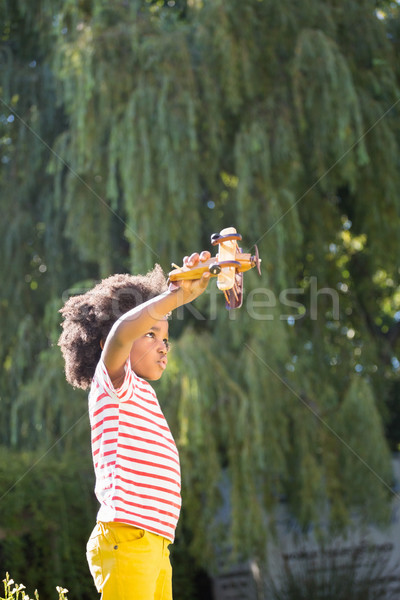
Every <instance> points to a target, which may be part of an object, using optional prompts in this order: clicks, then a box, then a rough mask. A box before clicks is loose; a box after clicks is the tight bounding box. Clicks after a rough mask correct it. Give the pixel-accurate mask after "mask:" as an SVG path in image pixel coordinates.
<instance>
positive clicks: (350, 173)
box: [0, 0, 400, 598]
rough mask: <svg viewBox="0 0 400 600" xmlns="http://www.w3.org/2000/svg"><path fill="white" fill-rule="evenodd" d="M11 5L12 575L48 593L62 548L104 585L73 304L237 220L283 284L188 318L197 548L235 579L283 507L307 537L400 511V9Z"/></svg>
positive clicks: (7, 476) (136, 2) (187, 484)
mask: <svg viewBox="0 0 400 600" xmlns="http://www.w3.org/2000/svg"><path fill="white" fill-rule="evenodd" d="M0 17H1V18H0V22H1V26H2V47H1V59H2V65H1V66H2V84H1V85H2V87H1V111H0V121H1V122H0V126H1V138H0V143H1V156H2V158H1V160H2V171H1V179H0V188H1V205H2V214H3V218H2V219H1V222H0V240H1V243H0V248H1V258H2V265H3V285H2V293H1V308H0V327H1V332H2V344H1V347H0V361H1V364H2V369H1V373H0V402H1V411H0V428H1V443H2V446H3V448H2V453H3V456H4V461H3V460H2V461H1V465H2V467H1V479H2V486H1V494H0V495H1V511H0V512H1V515H2V516H1V521H0V529H1V530H2V531H5V532H6V533H5V534H4V535H3V536H2V539H1V540H0V546H1V553H2V563H3V559H4V560H6V558H5V557H9V560H10V561H12V562H13V563H15V565H16V568H17V570H18V571H19V572H16V571H15V570H13V569H11V568H10V567H8V565H4V566H7V568H8V570H10V572H12V574H13V577H14V578H16V579H17V580H18V579H23V580H24V582H25V583H26V582H27V580H26V577H25V572H26V571H27V570H28V567H27V562H26V556H27V555H26V548H27V547H28V546H29V547H30V548H34V549H35V550H34V551H32V556H33V555H35V556H37V557H39V556H40V557H42V560H41V562H40V561H39V562H38V563H36V559H32V561H33V562H32V569H31V571H29V577H30V578H31V580H32V581H34V582H35V581H36V580H38V581H40V582H41V581H42V580H43V581H44V577H45V576H44V574H43V571H42V570H41V568H40V566H39V564H45V565H46V564H47V567H48V564H49V563H48V562H47V561H53V558H54V556H57V561H59V564H61V561H62V564H63V565H64V567H65V568H63V569H62V571H63V574H64V576H65V578H68V579H69V578H72V579H74V578H76V579H77V580H78V581H79V582H80V581H84V577H85V576H84V575H83V574H82V573H81V570H83V569H85V568H86V566H85V565H84V566H82V562H83V558H82V556H83V553H82V548H81V546H80V545H82V543H83V542H82V540H83V539H85V538H86V534H87V533H88V530H90V528H91V522H93V521H94V517H95V512H96V508H95V505H94V504H93V503H94V500H93V498H92V497H91V495H90V493H89V489H91V485H92V481H91V476H90V475H89V472H90V469H91V467H90V449H89V433H88V422H87V416H86V398H85V395H84V394H81V393H80V392H78V391H76V390H75V391H74V390H72V389H70V388H69V387H68V386H67V384H66V383H65V381H64V375H63V365H62V360H61V356H60V353H59V350H58V348H57V346H56V341H57V338H58V335H59V333H60V326H59V315H58V309H59V308H60V306H61V305H62V302H63V301H64V300H65V299H66V298H67V297H68V296H69V295H70V294H73V293H78V292H80V291H83V290H86V289H88V287H90V286H91V285H93V283H94V282H95V281H97V280H98V279H100V278H101V277H104V276H107V275H109V274H111V273H113V272H126V271H132V272H143V271H146V270H147V269H148V268H150V267H151V266H152V265H153V264H154V262H159V263H160V264H161V265H162V266H163V268H164V269H165V270H166V271H167V272H168V269H169V264H170V262H171V261H174V262H179V260H180V257H181V256H183V255H185V254H187V253H188V252H191V251H192V250H198V249H202V248H206V249H208V248H209V235H210V234H211V233H212V232H214V231H219V230H220V229H221V228H223V227H225V226H229V225H235V226H236V227H237V229H238V230H239V231H240V232H241V233H242V235H243V238H244V242H243V245H244V248H245V249H246V250H249V249H250V247H251V246H252V244H254V243H257V244H258V246H259V249H260V254H261V256H262V259H263V273H262V279H261V280H258V279H257V277H256V276H255V274H254V273H249V274H248V276H247V277H246V280H245V282H246V295H245V303H244V306H243V308H242V309H241V310H240V311H238V312H236V313H235V314H234V315H233V314H230V313H228V312H226V311H225V309H224V307H223V299H222V297H220V296H218V295H217V294H216V292H215V286H214V287H213V286H212V284H211V286H210V287H211V289H210V290H209V292H208V293H207V294H206V295H205V296H203V297H202V298H200V299H198V301H196V303H195V305H194V306H193V307H191V308H190V309H187V308H186V309H184V310H182V311H180V312H179V311H178V313H177V314H176V315H175V319H174V320H173V321H172V323H171V329H172V336H173V338H175V344H174V351H173V354H172V359H171V362H170V368H169V372H168V373H167V374H166V376H165V378H164V379H163V381H162V382H161V383H160V385H159V386H158V389H157V391H158V392H159V395H160V397H161V400H162V401H163V399H164V401H163V406H164V407H165V411H166V413H167V415H168V418H169V421H170V423H171V427H172V429H173V432H174V434H175V437H176V440H177V442H178V445H179V447H180V452H181V459H182V470H183V483H184V488H183V494H184V504H185V511H184V513H183V517H182V519H181V525H180V530H179V531H178V544H177V548H182V547H183V548H184V550H183V551H182V552H181V556H184V555H185V553H186V550H187V549H189V551H190V553H191V556H193V557H194V558H195V559H196V561H197V564H199V565H201V566H202V567H204V568H206V569H207V570H209V571H211V570H212V569H213V565H214V564H215V563H214V559H215V551H216V549H219V551H221V549H222V548H231V549H232V548H233V549H234V550H236V551H237V550H238V549H239V547H240V550H241V552H242V553H243V555H244V556H248V555H250V554H251V555H253V554H255V553H260V554H262V552H263V549H264V548H265V540H266V538H267V537H268V535H269V534H270V533H271V532H272V530H273V525H272V520H273V519H272V516H273V509H274V506H276V504H277V503H278V502H282V501H284V502H286V503H287V506H288V508H289V510H290V511H291V514H292V516H293V522H294V523H295V524H296V526H298V527H300V528H301V529H303V530H306V529H307V527H309V526H310V524H314V525H318V523H319V521H320V515H321V514H322V511H323V512H324V514H326V510H327V509H328V518H329V522H330V524H331V528H332V529H337V528H341V527H345V526H346V525H347V524H348V521H349V518H350V515H351V514H352V512H353V511H354V510H355V509H356V510H357V511H358V512H359V513H360V515H361V517H363V519H364V520H365V521H371V520H373V521H378V522H384V521H385V518H386V516H387V505H388V502H387V501H388V500H389V499H390V497H391V494H390V486H391V469H390V450H392V451H393V450H394V451H397V450H398V449H399V444H400V421H399V410H398V389H399V366H400V365H399V360H398V356H399V330H400V290H399V267H398V265H399V243H400V236H399V235H398V225H399V194H398V189H399V183H400V182H399V157H400V147H399V141H400V138H399V123H400V120H399V106H400V104H399V101H400V100H399V99H400V96H399V64H400V62H399V22H400V21H399V8H398V4H397V3H396V2H373V1H371V0H362V1H360V0H358V1H355V0H344V1H342V2H336V1H335V0H326V1H325V2H320V1H319V0H307V1H304V2H301V3H292V2H289V1H287V0H281V2H279V3H276V2H273V1H272V0H249V1H248V2H240V1H239V0H231V1H229V2H224V1H222V0H214V1H212V2H211V1H209V0H204V1H200V0H191V1H190V0H187V1H184V0H181V1H177V0H175V1H170V2H165V3H164V2H161V1H150V0H147V1H146V0H132V1H131V2H117V1H112V2H103V0H56V1H51V2H50V1H49V0H40V1H38V2H36V3H30V2H27V1H26V0H17V1H15V0H14V1H12V2H11V1H8V0H7V1H6V2H4V3H2V4H1V8H0ZM349 448H350V449H349ZM77 454H78V455H79V459H77ZM359 457H360V458H361V459H362V460H360V459H359ZM365 465H368V467H369V468H366V467H365ZM25 469H27V470H28V471H29V476H27V477H23V475H24V472H25V471H24V470H25ZM29 477H31V478H36V482H35V484H34V485H33V484H29V481H30V479H29ZM15 482H16V483H15ZM223 482H225V484H224V485H223ZM226 482H227V483H226ZM14 483H15V485H14ZM28 484H29V485H28ZM74 486H76V489H75V487H74ZM226 487H227V489H229V501H228V509H229V514H230V519H229V523H228V525H226V524H224V525H223V526H222V525H221V523H222V521H221V519H219V518H217V515H218V514H220V513H219V512H218V511H219V510H220V509H221V506H222V505H223V502H222V495H221V490H222V489H225V488H226ZM78 489H79V490H80V489H82V490H83V493H82V496H81V495H80V494H78V492H77V490H78ZM77 494H78V495H77ZM39 498H40V502H39V501H38V499H39ZM78 500H79V506H78V504H77V503H78ZM79 507H81V508H79ZM225 508H226V507H225ZM33 513H34V514H35V515H36V516H35V517H34V518H31V515H32V514H33ZM267 513H268V515H269V518H268V519H267V518H266V514H267ZM25 514H28V515H29V519H27V520H28V521H29V526H28V529H27V530H25V529H24V530H23V531H22V530H21V528H20V525H19V524H18V523H19V521H18V519H19V518H20V517H18V515H25ZM7 515H10V516H7ZM75 516H76V520H75ZM72 517H73V518H72ZM66 522H68V524H69V526H68V531H69V532H70V533H68V532H66V531H65V529H64V525H65V523H66ZM46 528H50V529H51V530H52V533H51V536H50V538H49V539H51V542H50V543H49V545H47V542H46V540H47V539H48V538H47V537H43V535H42V534H43V532H44V531H46ZM40 532H41V533H40ZM35 536H36V537H35ZM68 536H70V537H68ZM28 538H29V539H28ZM39 538H40V541H39ZM18 553H19V554H18ZM81 555H82V556H81ZM50 556H51V558H50ZM79 557H80V558H79ZM178 562H179V561H178ZM52 564H53V563H52ZM2 566H3V565H2ZM19 573H22V575H20V574H19ZM56 574H57V575H58V571H57V573H56ZM85 581H86V583H82V584H81V583H79V586H78V587H79V589H80V592H79V593H78V592H77V591H74V595H73V597H74V598H75V597H76V598H79V597H82V598H83V597H86V596H85V595H86V593H87V592H86V585H89V584H87V580H85ZM28 583H29V582H28ZM56 583H57V584H60V583H62V585H65V586H66V587H67V588H68V589H69V590H72V584H71V582H70V581H66V580H65V579H63V581H60V579H59V578H58V579H57V582H56ZM34 585H35V584H34ZM187 585H188V584H187V583H186V589H189V588H188V587H187ZM183 589H185V586H182V590H183ZM182 593H183V592H182ZM194 593H195V592H194ZM79 594H81V596H79ZM71 597H72V596H71ZM181 597H182V598H183V596H181ZM192 597H193V598H194V596H192Z"/></svg>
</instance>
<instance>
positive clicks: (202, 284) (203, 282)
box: [199, 271, 211, 289]
mask: <svg viewBox="0 0 400 600" xmlns="http://www.w3.org/2000/svg"><path fill="white" fill-rule="evenodd" d="M210 277H211V273H210V271H205V273H203V275H202V276H201V278H200V282H199V283H200V287H202V288H204V289H205V288H206V287H207V285H208V282H209V280H210Z"/></svg>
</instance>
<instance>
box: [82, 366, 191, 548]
mask: <svg viewBox="0 0 400 600" xmlns="http://www.w3.org/2000/svg"><path fill="white" fill-rule="evenodd" d="M89 416H90V424H91V429H92V455H93V463H94V470H95V475H96V487H95V493H96V496H97V499H98V500H99V502H100V510H99V512H98V515H97V520H98V521H104V522H109V521H114V522H119V523H128V524H129V525H133V526H135V527H139V528H140V529H145V530H147V531H151V532H152V533H156V534H158V535H161V536H163V537H165V538H167V539H169V540H171V542H173V541H174V537H175V528H176V524H177V522H178V518H179V513H180V508H181V495H180V488H181V483H180V479H181V478H180V466H179V455H178V450H177V448H176V445H175V441H174V438H173V437H172V434H171V432H170V429H169V427H168V424H167V421H166V420H165V417H164V415H163V413H162V411H161V408H160V405H159V403H158V400H157V396H156V393H155V391H154V390H153V388H152V387H151V385H150V384H149V383H148V382H147V381H145V380H144V379H141V378H140V377H138V376H137V375H136V374H135V373H134V372H133V371H132V369H131V365H130V361H129V359H128V361H127V363H126V366H125V379H124V382H123V384H122V385H121V387H120V388H119V389H117V390H115V389H114V387H113V385H112V382H111V380H110V377H109V375H108V372H107V369H106V367H105V365H104V363H103V361H102V360H100V362H99V364H98V365H97V368H96V372H95V375H94V378H93V382H92V387H91V389H90V393H89Z"/></svg>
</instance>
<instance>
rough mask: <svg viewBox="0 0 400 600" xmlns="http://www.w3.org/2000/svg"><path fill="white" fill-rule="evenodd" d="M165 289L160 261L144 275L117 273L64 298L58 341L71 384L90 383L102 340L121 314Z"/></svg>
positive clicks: (165, 284)
mask: <svg viewBox="0 0 400 600" xmlns="http://www.w3.org/2000/svg"><path fill="white" fill-rule="evenodd" d="M166 289H167V281H166V278H165V275H164V273H163V270H162V269H161V267H160V265H155V267H154V269H153V270H152V271H149V272H148V273H147V275H128V274H117V275H111V277H107V278H106V279H103V281H101V282H100V283H99V284H97V285H96V286H95V287H94V288H93V289H91V290H89V291H88V292H86V293H85V294H81V295H80V296H72V297H71V298H69V299H68V300H67V302H66V303H65V305H64V307H63V308H62V309H61V310H60V313H61V314H62V316H63V317H64V321H63V323H62V328H63V331H62V333H61V336H60V338H59V340H58V345H59V346H60V348H61V352H62V354H63V357H64V361H65V375H66V378H67V381H68V383H70V384H71V385H72V386H74V387H79V388H82V389H87V388H89V387H90V384H91V382H92V379H93V376H94V372H95V370H96V366H97V363H98V362H99V359H100V356H101V346H100V344H101V342H102V341H105V339H106V337H107V335H108V333H109V331H110V329H111V327H112V326H113V324H114V323H115V321H117V319H119V317H120V316H121V315H123V314H124V313H126V312H127V311H128V310H131V309H132V308H134V307H135V306H138V305H139V304H142V303H143V302H146V301H147V300H150V299H151V298H154V297H155V296H157V295H158V294H161V293H162V292H164V291H165V290H166Z"/></svg>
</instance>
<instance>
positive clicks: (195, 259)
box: [184, 252, 199, 267]
mask: <svg viewBox="0 0 400 600" xmlns="http://www.w3.org/2000/svg"><path fill="white" fill-rule="evenodd" d="M185 258H186V259H187V260H186V262H185V263H184V264H186V266H188V267H193V266H194V265H196V264H197V263H198V262H199V253H198V252H193V254H191V255H190V256H189V258H188V257H187V256H185Z"/></svg>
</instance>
